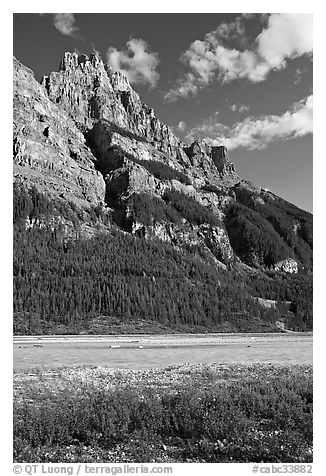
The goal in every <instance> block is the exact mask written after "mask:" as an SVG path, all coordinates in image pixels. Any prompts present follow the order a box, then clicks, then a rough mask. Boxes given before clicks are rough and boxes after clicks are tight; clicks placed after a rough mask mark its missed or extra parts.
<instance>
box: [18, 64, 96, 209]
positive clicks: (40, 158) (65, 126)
mask: <svg viewBox="0 0 326 476" xmlns="http://www.w3.org/2000/svg"><path fill="white" fill-rule="evenodd" d="M13 109H14V127H13V133H14V142H13V158H14V176H15V178H16V180H19V181H21V182H23V183H24V184H25V185H26V186H30V185H32V184H33V185H36V186H37V187H38V188H39V190H40V191H42V192H45V193H46V194H49V195H52V196H55V197H62V198H64V199H66V200H68V201H72V202H75V203H76V204H77V205H79V206H81V207H88V206H89V205H90V204H96V203H98V202H99V201H101V200H103V198H104V183H103V179H102V177H101V174H100V173H99V172H98V171H96V170H95V167H94V157H93V155H92V153H91V151H90V149H89V147H88V146H87V145H86V141H85V138H84V136H83V134H82V133H81V132H80V130H79V129H78V128H77V127H76V125H75V123H74V121H73V120H72V119H71V118H70V117H68V115H67V113H66V112H65V111H64V110H62V109H61V108H60V107H58V106H57V105H56V104H54V103H53V102H52V101H51V100H50V99H49V97H48V95H47V93H46V91H45V90H44V88H43V87H42V86H41V85H40V84H39V83H38V82H37V81H36V80H35V78H34V75H33V73H32V71H31V70H29V69H28V68H26V67H25V66H23V65H22V64H21V63H20V62H19V61H17V60H16V59H15V60H14V107H13Z"/></svg>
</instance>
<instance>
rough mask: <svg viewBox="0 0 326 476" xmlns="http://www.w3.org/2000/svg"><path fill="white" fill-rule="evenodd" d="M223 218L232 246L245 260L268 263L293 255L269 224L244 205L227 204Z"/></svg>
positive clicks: (257, 263)
mask: <svg viewBox="0 0 326 476" xmlns="http://www.w3.org/2000/svg"><path fill="white" fill-rule="evenodd" d="M224 222H225V226H226V229H227V232H228V235H229V238H230V242H231V245H232V248H233V249H234V250H235V252H236V253H237V255H238V256H239V257H240V259H242V260H243V261H245V262H246V263H247V264H249V265H253V266H259V265H264V266H267V267H270V266H273V265H274V264H276V263H277V262H278V261H281V260H283V259H285V258H290V257H293V251H292V250H291V249H290V248H289V246H288V245H287V244H286V243H285V241H284V240H283V238H282V237H281V236H280V235H279V234H278V233H277V232H276V231H275V229H274V228H273V226H272V225H271V224H270V223H269V222H268V221H267V220H266V219H265V218H263V217H262V216H261V215H260V214H259V213H257V212H256V211H254V210H251V209H250V208H248V207H246V206H245V205H241V204H240V203H232V204H230V205H228V207H227V210H226V216H225V220H224Z"/></svg>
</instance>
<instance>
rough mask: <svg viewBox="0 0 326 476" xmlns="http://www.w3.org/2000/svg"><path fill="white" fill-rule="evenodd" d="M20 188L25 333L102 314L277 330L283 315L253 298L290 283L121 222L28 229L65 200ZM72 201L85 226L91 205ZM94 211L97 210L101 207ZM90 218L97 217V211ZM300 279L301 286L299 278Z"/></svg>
mask: <svg viewBox="0 0 326 476" xmlns="http://www.w3.org/2000/svg"><path fill="white" fill-rule="evenodd" d="M15 192H16V193H15V205H14V221H15V222H14V311H15V317H14V329H15V332H17V333H39V332H47V329H51V328H53V326H55V325H58V324H62V325H65V326H66V327H67V328H68V329H69V331H70V332H80V331H81V330H83V329H84V328H85V325H86V323H87V321H89V320H90V319H92V318H95V317H97V316H100V315H101V316H117V317H118V318H119V319H120V320H121V321H122V322H123V321H130V320H135V319H147V320H153V321H155V322H160V323H164V324H166V325H168V326H170V327H171V328H180V326H183V325H185V326H187V325H189V326H193V328H196V327H198V328H201V329H202V328H206V329H208V330H209V329H211V330H212V329H214V330H215V331H217V330H225V329H231V330H232V331H237V330H238V331H248V330H251V331H257V330H259V331H260V330H262V329H264V325H266V329H271V327H270V323H273V322H275V321H276V320H278V319H279V317H280V313H281V311H280V310H278V309H275V310H271V311H266V310H265V309H264V308H263V307H262V306H261V305H260V304H259V303H258V302H257V301H256V300H255V298H254V297H252V296H255V295H259V292H260V293H261V295H262V296H263V297H268V296H269V295H273V296H274V297H275V298H276V299H279V297H280V296H282V298H283V297H284V287H282V286H281V285H280V286H279V287H277V286H276V285H275V279H273V278H271V279H270V280H269V281H266V289H262V286H261V285H260V286H261V288H259V287H257V286H258V285H257V286H256V287H254V286H253V282H252V280H251V279H249V278H246V279H244V278H243V276H240V275H239V274H238V273H237V272H236V271H235V270H223V269H221V268H217V267H216V264H215V262H214V260H213V258H212V257H211V256H210V255H209V254H206V253H205V252H204V251H203V250H201V249H200V248H197V247H191V246H188V247H187V248H185V249H182V250H180V249H177V248H174V247H173V246H171V245H168V244H165V243H163V242H161V241H159V240H157V239H152V240H145V239H143V238H138V237H135V236H133V235H129V234H124V233H121V232H120V231H119V230H117V229H116V230H115V229H113V228H111V232H110V233H106V234H98V236H95V237H93V238H91V239H81V238H80V239H74V240H67V239H62V237H60V236H59V235H58V233H56V230H54V231H51V229H47V228H40V227H37V226H34V227H31V228H28V229H26V227H25V226H24V221H25V220H26V218H27V217H30V216H31V215H32V216H34V217H36V218H39V217H42V216H43V217H44V216H46V215H48V216H52V214H53V213H58V207H59V208H60V207H61V208H62V207H63V205H62V204H59V205H58V204H57V203H56V202H54V201H50V200H49V199H47V198H46V197H44V196H43V195H42V194H39V193H38V192H37V190H36V189H31V190H30V191H28V192H27V191H26V190H24V189H23V188H21V187H20V188H17V187H16V189H15ZM135 198H136V197H135ZM138 198H139V197H138ZM136 199H137V198H136ZM145 199H146V197H145ZM157 200H158V199H157ZM160 202H162V204H163V205H164V201H162V200H160ZM64 206H65V207H66V208H67V210H66V213H68V211H69V213H70V214H75V222H76V223H77V225H76V227H78V222H79V220H81V219H84V218H85V212H81V211H80V210H78V209H77V208H76V207H75V208H74V207H73V206H70V205H68V204H65V205H64ZM172 209H173V208H172ZM163 210H164V208H163ZM168 210H169V211H168V212H170V209H168ZM99 212H100V211H98V213H99ZM93 213H94V215H95V216H96V211H94V210H93ZM165 213H167V212H166V210H165ZM86 218H87V219H88V220H89V219H90V214H89V213H88V214H87V216H86ZM273 286H274V287H273ZM287 286H288V287H289V289H290V292H291V293H292V294H291V299H292V300H293V302H294V304H296V306H297V309H296V310H295V309H293V313H292V314H291V316H292V315H293V316H295V315H296V311H297V314H298V315H299V317H300V313H304V312H305V309H304V308H303V307H302V305H301V304H300V300H299V301H298V300H297V302H296V301H295V298H296V296H297V295H300V293H299V292H298V290H297V289H296V288H295V286H293V284H288V283H287ZM297 286H298V288H299V291H300V281H299V279H298V282H297ZM271 290H272V291H271ZM255 291H256V293H255ZM257 293H258V294H257ZM302 298H303V299H305V298H306V295H305V294H303V295H302ZM300 306H301V307H300ZM291 316H290V317H291ZM302 322H304V325H305V327H304V328H308V327H309V325H310V324H309V322H308V321H307V319H305V318H304V316H303V321H302ZM264 323H265V324H264Z"/></svg>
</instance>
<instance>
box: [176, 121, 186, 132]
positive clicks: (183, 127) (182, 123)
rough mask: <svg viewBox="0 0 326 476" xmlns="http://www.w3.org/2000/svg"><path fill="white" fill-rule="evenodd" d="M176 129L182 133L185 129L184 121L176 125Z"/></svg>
mask: <svg viewBox="0 0 326 476" xmlns="http://www.w3.org/2000/svg"><path fill="white" fill-rule="evenodd" d="M178 129H179V130H180V131H184V130H185V129H186V123H185V122H184V121H180V122H179V124H178Z"/></svg>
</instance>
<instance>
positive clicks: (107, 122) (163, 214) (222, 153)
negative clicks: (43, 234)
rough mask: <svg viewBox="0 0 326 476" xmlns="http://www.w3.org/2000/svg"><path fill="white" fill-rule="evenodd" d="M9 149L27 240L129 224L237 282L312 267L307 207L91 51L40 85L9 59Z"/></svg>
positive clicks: (112, 230)
mask: <svg viewBox="0 0 326 476" xmlns="http://www.w3.org/2000/svg"><path fill="white" fill-rule="evenodd" d="M13 152H14V179H15V197H16V198H15V199H16V204H15V207H14V213H15V219H16V225H17V224H19V227H18V228H19V233H20V236H22V235H24V239H25V240H26V239H27V240H28V239H29V238H28V236H27V235H26V230H32V231H33V233H34V232H35V233H36V229H43V231H44V230H46V231H47V232H49V233H52V235H53V233H55V235H56V239H58V240H59V242H60V243H63V245H64V246H65V247H67V246H68V245H67V243H69V242H73V243H76V240H77V241H78V240H81V241H83V240H85V239H88V240H91V239H92V237H98V236H99V234H101V235H106V236H107V237H110V236H113V235H112V234H116V233H120V234H121V233H122V234H123V233H127V234H128V235H130V236H135V238H134V239H136V240H137V239H138V240H142V242H143V239H144V238H145V242H146V243H148V246H151V245H150V243H151V242H152V241H153V240H159V242H161V243H162V246H168V247H170V248H171V249H174V250H175V251H174V252H177V253H181V254H182V253H185V252H188V251H189V249H190V248H191V250H192V251H191V253H195V255H196V256H198V257H200V259H201V260H204V261H205V260H206V263H208V262H209V263H210V266H213V267H214V268H215V269H216V270H220V271H219V272H220V273H222V272H223V273H224V272H226V273H227V272H229V273H236V274H237V276H238V277H239V276H240V277H241V278H239V279H240V280H239V283H241V282H242V283H243V280H245V279H249V278H248V277H250V276H251V277H252V276H253V275H255V276H256V275H259V276H263V277H264V279H269V280H274V281H275V280H276V281H277V282H279V280H280V279H281V278H280V277H282V279H283V280H285V281H287V280H288V279H290V278H289V275H298V276H300V278H298V279H299V281H300V279H301V277H302V276H303V277H304V278H302V279H303V280H304V281H305V280H306V277H307V276H308V275H309V274H310V273H311V271H312V217H311V215H310V214H309V213H307V212H304V211H303V210H300V209H299V208H297V207H295V206H294V205H292V204H290V203H288V202H286V201H285V200H282V199H281V198H279V197H277V196H276V195H274V194H273V193H271V192H269V191H267V190H264V189H262V188H261V187H258V186H255V185H254V184H252V183H250V182H248V181H246V180H243V179H241V177H239V175H238V174H237V172H236V170H235V168H234V165H233V164H232V162H230V160H229V157H228V153H227V150H226V148H225V147H223V146H220V147H210V146H208V145H207V144H205V143H203V142H200V141H195V142H193V143H192V144H190V145H189V144H184V143H183V142H182V141H181V140H180V139H179V138H178V137H176V136H175V135H174V133H173V132H172V131H171V129H170V128H169V127H168V126H166V125H165V124H163V123H161V122H160V120H159V119H158V118H157V117H156V116H155V114H154V111H153V109H152V108H150V107H148V106H147V105H145V104H144V103H143V102H142V101H141V99H140V97H139V95H138V94H137V93H136V92H135V91H134V90H133V88H132V87H131V85H130V83H129V81H128V79H127V78H126V77H125V76H124V75H122V74H121V73H119V72H114V71H113V70H111V69H110V67H109V66H107V65H104V64H103V62H102V60H101V59H100V58H99V57H98V56H96V55H95V54H91V55H90V56H89V57H88V56H86V55H78V54H77V53H66V54H65V56H64V58H63V59H62V61H61V63H60V67H59V71H57V72H53V73H51V74H50V75H49V76H46V77H44V78H43V79H42V81H41V84H39V83H38V82H37V81H36V80H35V78H34V75H33V73H32V71H31V70H30V69H28V68H27V67H25V66H24V65H22V64H21V63H20V62H19V61H18V60H16V59H14V148H13ZM22 223H23V226H22ZM58 236H60V237H59V238H58ZM34 238H35V237H34ZM128 239H129V238H128ZM71 246H75V244H74V245H71ZM87 246H88V245H87ZM187 250H188V251H187ZM194 250H196V252H194ZM103 253H104V254H105V250H103ZM180 256H181V255H180ZM180 259H181V258H180ZM196 259H197V258H196ZM207 260H208V261H207ZM19 266H20V265H19ZM19 266H18V267H19ZM192 266H194V265H192ZM146 268H147V266H146ZM19 269H20V268H19ZM226 270H229V271H226ZM17 272H18V271H17ZM19 273H20V274H19ZM19 273H18V275H19V276H20V275H21V269H20V271H19ZM214 273H215V271H214ZM268 273H269V274H270V273H272V274H273V277H271V276H269V277H268ZM16 276H17V275H16ZM153 277H154V279H155V276H154V275H153ZM187 279H188V278H187ZM237 279H238V278H237ZM250 279H251V278H250ZM274 281H273V282H274ZM276 281H275V282H276ZM297 281H298V280H297ZM297 281H296V282H297ZM299 281H298V282H299ZM25 284H26V283H25ZM239 285H240V284H239ZM272 287H273V286H272ZM281 287H282V286H281ZM296 288H297V284H296ZM63 292H64V291H63ZM252 292H253V290H251V291H250V292H249V291H248V290H246V293H247V294H248V293H249V294H250V293H252ZM273 292H274V291H273ZM256 294H257V293H256ZM272 294H273V293H272ZM276 294H277V293H276ZM263 297H265V298H267V299H268V298H270V299H274V298H275V293H274V297H270V296H267V295H266V296H263ZM251 299H254V298H253V297H252V296H251ZM255 302H256V301H255ZM257 302H258V301H257ZM260 308H261V305H260ZM257 309H258V308H257ZM30 311H31V310H30V309H29V312H30ZM19 312H20V315H21V314H22V313H24V307H23V306H22V305H21V306H20V307H19ZM33 312H34V311H33ZM94 312H95V309H94ZM179 312H181V311H179ZM203 312H204V311H203ZM228 312H229V313H230V312H231V311H228ZM154 314H155V313H154ZM302 319H303V318H302ZM302 319H301V320H302ZM246 322H248V318H246ZM214 326H215V327H216V326H217V323H214ZM204 327H205V325H204ZM222 327H223V326H220V328H222ZM231 327H232V326H231ZM233 327H234V326H233ZM216 328H217V329H218V328H219V327H218V326H217V327H216Z"/></svg>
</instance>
